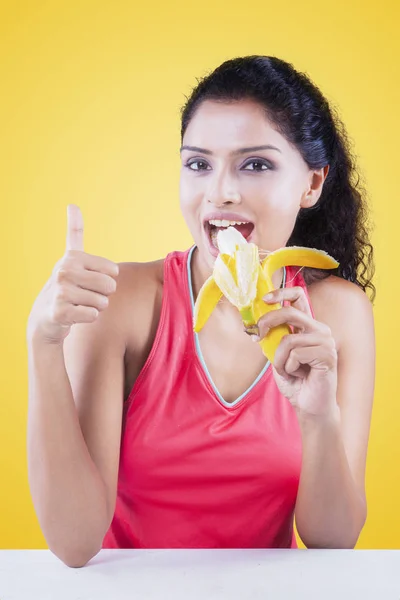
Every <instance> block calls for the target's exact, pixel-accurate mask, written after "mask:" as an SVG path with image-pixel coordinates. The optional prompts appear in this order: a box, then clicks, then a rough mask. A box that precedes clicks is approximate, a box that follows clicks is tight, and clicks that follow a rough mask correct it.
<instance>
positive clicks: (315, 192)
mask: <svg viewBox="0 0 400 600" xmlns="http://www.w3.org/2000/svg"><path fill="white" fill-rule="evenodd" d="M328 173H329V165H326V167H322V168H321V169H316V170H315V171H310V180H309V185H308V189H307V190H306V191H305V192H304V194H303V196H302V198H301V201H300V207H301V208H311V207H312V206H314V205H315V204H317V202H318V200H319V198H320V196H321V194H322V188H323V186H324V182H325V179H326V178H327V176H328Z"/></svg>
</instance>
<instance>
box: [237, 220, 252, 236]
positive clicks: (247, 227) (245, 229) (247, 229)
mask: <svg viewBox="0 0 400 600" xmlns="http://www.w3.org/2000/svg"><path fill="white" fill-rule="evenodd" d="M234 227H235V229H237V230H238V231H239V232H240V233H241V234H242V236H243V237H244V238H246V240H247V238H248V237H249V235H250V234H251V232H252V231H253V229H254V225H252V224H251V223H244V224H243V225H234Z"/></svg>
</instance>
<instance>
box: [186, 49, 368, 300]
mask: <svg viewBox="0 0 400 600" xmlns="http://www.w3.org/2000/svg"><path fill="white" fill-rule="evenodd" d="M243 99H252V100H254V101H256V102H258V103H259V104H261V105H262V106H263V107H264V109H265V111H266V114H267V116H268V118H269V119H270V120H271V122H272V123H274V125H275V127H277V129H278V130H279V131H280V133H282V134H283V135H284V136H285V138H286V139H287V140H288V141H289V142H290V143H292V144H293V145H294V146H295V147H296V148H297V149H298V151H299V152H300V154H301V155H302V157H303V159H304V161H305V162H306V164H307V165H308V167H309V168H310V169H320V168H322V167H325V166H327V165H329V172H328V176H327V178H326V180H325V183H324V187H323V191H322V194H321V196H320V199H319V200H318V202H317V204H316V205H315V206H314V207H312V208H308V209H303V208H301V209H300V211H299V214H298V217H297V220H296V223H295V226H294V229H293V232H292V234H291V237H290V239H289V240H288V244H287V245H288V246H308V247H312V248H318V249H320V250H325V251H326V252H328V254H330V255H332V256H334V257H335V258H336V260H337V261H338V262H339V263H340V265H339V267H338V268H337V269H335V270H332V271H322V270H316V269H305V272H304V275H305V280H306V282H307V283H308V284H310V283H312V282H313V281H315V280H316V279H323V278H324V277H327V276H328V275H329V274H330V273H333V274H335V275H337V276H339V277H342V278H343V279H347V280H348V281H352V282H354V283H356V284H357V285H358V286H359V287H361V288H362V289H363V290H364V291H365V292H366V291H367V290H369V292H370V295H371V300H372V301H373V300H374V298H375V287H374V285H373V283H372V281H371V280H372V277H373V273H374V264H373V247H372V245H371V243H370V241H369V229H370V227H369V222H368V214H367V204H366V198H365V196H366V194H365V190H364V188H363V187H362V185H361V184H360V177H359V175H358V173H357V170H356V165H355V160H354V157H353V155H352V152H351V149H350V143H349V139H348V137H347V134H346V131H345V128H344V125H343V123H342V121H341V120H340V118H339V117H338V115H337V113H336V111H335V110H334V109H333V108H332V107H330V105H329V103H328V101H327V100H326V98H325V97H324V96H323V94H322V93H321V91H320V90H319V89H318V88H317V87H316V86H315V85H314V84H313V83H312V81H311V80H310V78H309V77H308V76H307V75H306V74H304V73H300V72H298V71H296V69H295V68H294V67H293V65H291V64H289V63H287V62H285V61H283V60H281V59H279V58H276V57H271V56H246V57H242V58H234V59H232V60H228V61H226V62H224V63H223V64H221V65H220V66H219V67H217V68H216V69H215V70H214V71H213V72H212V73H210V74H209V75H207V76H206V77H204V78H202V79H200V80H198V83H197V86H196V87H195V88H194V89H193V91H192V93H191V95H190V96H189V97H188V98H187V99H186V103H185V105H184V107H183V108H182V114H181V117H182V120H181V138H182V139H183V136H184V133H185V131H186V128H187V126H188V124H189V122H190V120H191V119H192V118H193V116H194V114H195V112H196V110H197V108H198V107H199V105H200V104H201V103H202V102H203V101H205V100H214V101H222V102H232V101H239V100H243Z"/></svg>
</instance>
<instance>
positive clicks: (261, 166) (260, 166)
mask: <svg viewBox="0 0 400 600" xmlns="http://www.w3.org/2000/svg"><path fill="white" fill-rule="evenodd" d="M271 168H272V167H271V165H270V164H269V163H268V162H267V161H265V160H261V159H257V160H255V159H252V160H249V161H248V162H247V163H246V164H245V165H244V166H243V167H242V169H243V170H244V171H269V170H270V169H271Z"/></svg>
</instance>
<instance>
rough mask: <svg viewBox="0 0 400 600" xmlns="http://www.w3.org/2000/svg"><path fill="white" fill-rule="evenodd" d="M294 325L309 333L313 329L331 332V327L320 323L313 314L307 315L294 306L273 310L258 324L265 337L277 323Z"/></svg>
mask: <svg viewBox="0 0 400 600" xmlns="http://www.w3.org/2000/svg"><path fill="white" fill-rule="evenodd" d="M284 323H286V324H287V325H292V326H293V327H296V328H297V329H298V330H299V331H301V332H305V333H309V332H312V331H321V332H325V333H326V334H329V333H330V330H329V327H327V326H326V325H325V324H324V323H320V322H319V321H316V320H315V319H313V317H312V316H310V315H306V314H305V313H303V312H302V311H301V310H297V309H296V308H294V307H293V306H284V307H283V308H279V309H277V310H271V311H270V312H268V313H266V314H265V315H263V316H262V317H261V318H260V320H259V321H258V323H257V325H258V327H259V330H260V335H261V337H264V336H265V335H266V334H267V333H268V331H269V329H272V327H276V326H277V325H283V324H284Z"/></svg>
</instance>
